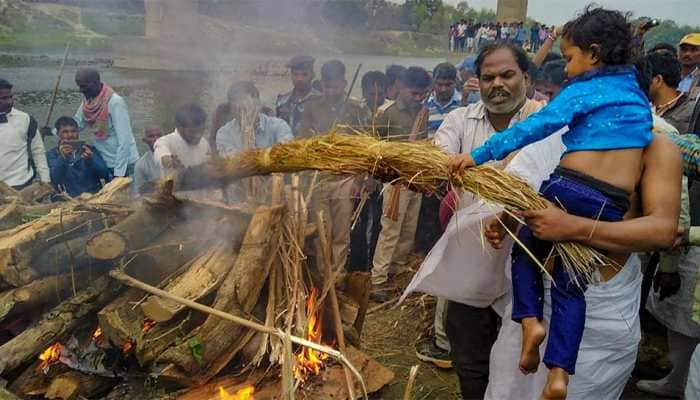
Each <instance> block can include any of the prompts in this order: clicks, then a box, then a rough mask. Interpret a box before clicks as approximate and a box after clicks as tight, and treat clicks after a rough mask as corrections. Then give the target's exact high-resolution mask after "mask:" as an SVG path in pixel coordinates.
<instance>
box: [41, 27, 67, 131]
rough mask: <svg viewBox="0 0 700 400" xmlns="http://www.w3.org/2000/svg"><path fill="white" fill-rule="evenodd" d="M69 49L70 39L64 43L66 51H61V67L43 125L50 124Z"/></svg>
mask: <svg viewBox="0 0 700 400" xmlns="http://www.w3.org/2000/svg"><path fill="white" fill-rule="evenodd" d="M69 50H70V41H68V43H66V51H65V52H64V53H63V61H61V68H60V69H59V70H58V76H57V77H56V85H55V86H54V87H53V94H52V95H51V103H49V113H48V114H46V123H45V124H44V126H50V125H51V114H53V108H54V106H55V105H56V96H57V95H58V87H59V86H60V85H61V78H63V69H64V68H65V66H66V59H68V51H69Z"/></svg>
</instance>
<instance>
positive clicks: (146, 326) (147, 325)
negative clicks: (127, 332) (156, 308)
mask: <svg viewBox="0 0 700 400" xmlns="http://www.w3.org/2000/svg"><path fill="white" fill-rule="evenodd" d="M156 324H157V322H156V321H154V320H152V319H148V318H146V319H144V320H143V325H141V332H143V333H148V332H149V331H150V330H151V329H153V328H154V327H155V326H156Z"/></svg>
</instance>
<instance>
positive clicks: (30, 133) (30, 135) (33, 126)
mask: <svg viewBox="0 0 700 400" xmlns="http://www.w3.org/2000/svg"><path fill="white" fill-rule="evenodd" d="M38 126H39V124H38V123H37V122H36V120H35V119H34V117H32V116H31V115H30V116H29V128H28V129H27V160H28V162H27V169H28V170H33V171H34V174H36V165H35V164H34V154H33V153H32V141H33V140H34V137H36V130H37V127H38Z"/></svg>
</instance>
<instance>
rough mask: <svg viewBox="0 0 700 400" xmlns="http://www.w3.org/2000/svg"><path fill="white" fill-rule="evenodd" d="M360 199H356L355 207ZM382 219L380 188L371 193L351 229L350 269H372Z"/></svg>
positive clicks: (360, 270)
mask: <svg viewBox="0 0 700 400" xmlns="http://www.w3.org/2000/svg"><path fill="white" fill-rule="evenodd" d="M359 204H360V200H359V199H357V200H355V207H356V208H357V207H358V206H359ZM381 220H382V196H381V191H380V190H375V191H374V192H372V193H370V195H369V198H367V201H366V202H365V206H364V208H363V209H362V211H361V212H360V216H359V217H358V219H357V223H356V224H355V229H352V230H351V231H350V254H349V255H348V268H347V270H348V271H351V272H352V271H359V272H369V271H370V270H371V269H372V260H373V259H374V250H375V249H376V248H377V240H378V239H379V231H380V230H381Z"/></svg>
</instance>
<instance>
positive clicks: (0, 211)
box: [0, 200, 56, 230]
mask: <svg viewBox="0 0 700 400" xmlns="http://www.w3.org/2000/svg"><path fill="white" fill-rule="evenodd" d="M54 208H56V204H37V205H26V204H22V203H20V202H19V201H18V200H15V201H13V202H12V203H10V204H6V205H4V206H2V207H0V230H6V229H11V228H14V227H15V226H17V225H21V224H24V223H27V222H29V221H32V220H34V219H37V218H39V217H42V216H44V215H46V214H48V213H49V212H51V210H53V209H54Z"/></svg>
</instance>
